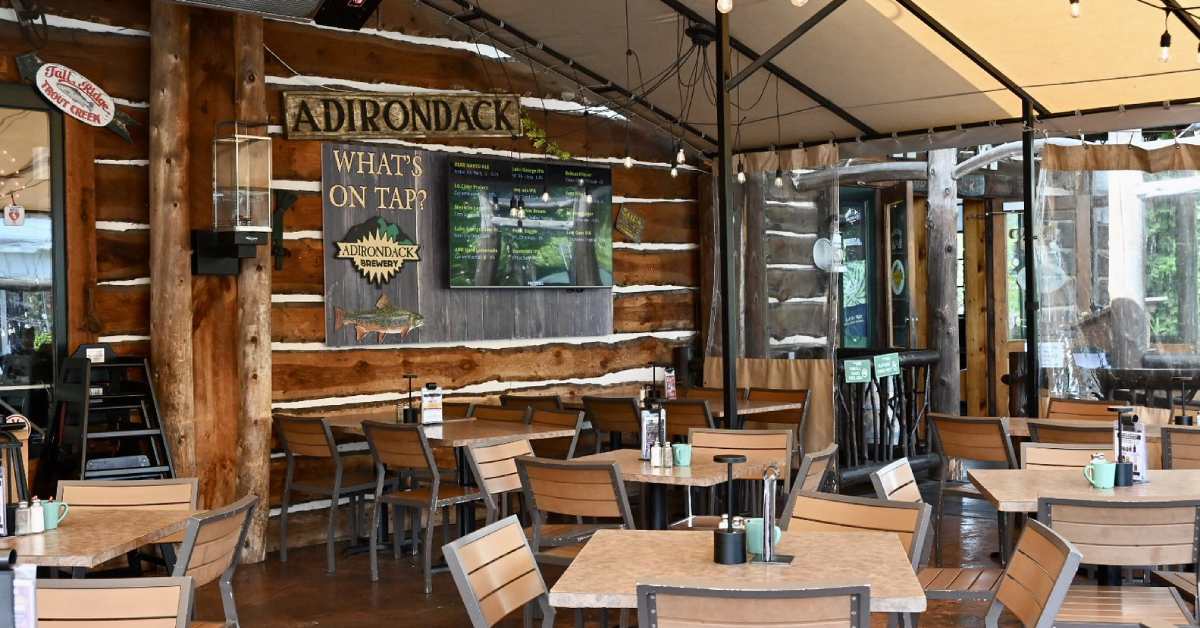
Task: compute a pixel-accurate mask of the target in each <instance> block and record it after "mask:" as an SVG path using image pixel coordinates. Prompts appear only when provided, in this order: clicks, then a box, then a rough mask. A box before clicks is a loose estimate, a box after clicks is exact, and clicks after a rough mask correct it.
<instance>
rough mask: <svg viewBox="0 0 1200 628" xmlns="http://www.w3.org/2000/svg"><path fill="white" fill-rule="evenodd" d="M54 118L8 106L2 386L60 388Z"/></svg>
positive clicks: (0, 257) (1, 118)
mask: <svg viewBox="0 0 1200 628" xmlns="http://www.w3.org/2000/svg"><path fill="white" fill-rule="evenodd" d="M50 172H51V169H50V116H49V114H47V113H46V112H43V111H32V110H27V109H11V108H5V107H0V202H2V203H3V205H4V222H3V224H2V225H0V385H3V386H22V385H36V384H51V383H53V381H54V315H53V312H54V305H55V304H54V302H53V294H54V292H53V283H54V256H53V244H54V231H53V220H52V213H51V190H50V188H51V182H50Z"/></svg>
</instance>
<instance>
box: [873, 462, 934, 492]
mask: <svg viewBox="0 0 1200 628" xmlns="http://www.w3.org/2000/svg"><path fill="white" fill-rule="evenodd" d="M871 485H872V486H874V487H875V496H876V497H878V498H879V499H886V500H893V501H902V502H923V501H925V499H924V498H923V497H921V489H920V487H919V486H917V478H916V477H915V476H914V475H913V470H912V466H911V465H909V464H908V458H901V459H899V460H896V461H894V462H892V463H890V464H887V465H884V466H882V467H880V468H879V469H877V470H875V471H872V472H871Z"/></svg>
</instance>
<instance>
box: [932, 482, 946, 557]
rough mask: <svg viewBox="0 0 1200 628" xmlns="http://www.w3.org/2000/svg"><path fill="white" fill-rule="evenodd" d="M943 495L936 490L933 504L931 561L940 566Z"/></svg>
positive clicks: (943, 508) (943, 509)
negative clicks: (935, 498) (936, 494)
mask: <svg viewBox="0 0 1200 628" xmlns="http://www.w3.org/2000/svg"><path fill="white" fill-rule="evenodd" d="M945 506H946V504H945V497H944V496H943V495H942V492H941V490H939V491H938V498H937V501H936V502H935V503H934V506H933V562H934V564H935V565H937V566H938V567H941V566H942V517H943V516H944V514H945V512H944V511H945Z"/></svg>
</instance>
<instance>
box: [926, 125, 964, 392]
mask: <svg viewBox="0 0 1200 628" xmlns="http://www.w3.org/2000/svg"><path fill="white" fill-rule="evenodd" d="M956 157H957V150H955V149H952V148H947V149H938V150H931V151H929V213H928V214H927V216H926V218H925V232H926V233H927V234H928V238H929V239H928V247H929V264H928V266H927V272H928V285H929V293H928V299H929V314H930V316H932V320H931V321H930V329H929V335H930V340H931V344H932V345H933V346H932V348H933V350H935V351H937V352H938V356H939V357H938V362H937V364H936V365H935V366H934V370H933V377H932V382H931V384H930V387H931V388H932V391H931V396H930V401H931V403H930V408H931V409H932V410H933V411H934V412H946V413H950V414H958V412H959V407H958V403H959V399H960V394H959V368H958V362H959V358H958V285H957V281H956V278H957V277H958V269H957V268H956V265H957V263H958V238H957V232H958V230H957V228H956V226H957V224H958V207H957V205H958V183H957V182H956V181H955V180H954V176H953V175H954V166H955V163H956Z"/></svg>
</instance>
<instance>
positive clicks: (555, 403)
mask: <svg viewBox="0 0 1200 628" xmlns="http://www.w3.org/2000/svg"><path fill="white" fill-rule="evenodd" d="M500 405H501V406H503V407H505V408H517V409H521V408H533V409H534V410H562V409H563V403H562V398H561V397H559V396H558V395H500Z"/></svg>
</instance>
